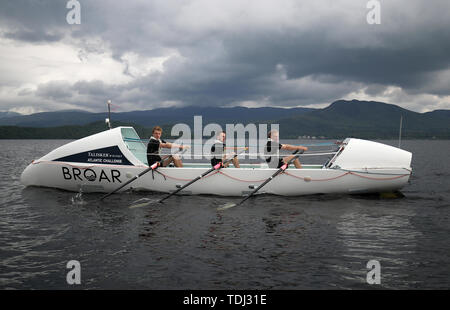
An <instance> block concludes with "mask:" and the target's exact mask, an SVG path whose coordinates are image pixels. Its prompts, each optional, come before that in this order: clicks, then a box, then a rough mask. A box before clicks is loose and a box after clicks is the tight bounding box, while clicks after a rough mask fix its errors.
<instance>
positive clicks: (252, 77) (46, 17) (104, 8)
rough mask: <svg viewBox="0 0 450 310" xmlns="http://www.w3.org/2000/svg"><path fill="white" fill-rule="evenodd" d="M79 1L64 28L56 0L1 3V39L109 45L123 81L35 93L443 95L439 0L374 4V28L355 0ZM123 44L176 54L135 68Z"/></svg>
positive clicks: (449, 41) (155, 98)
mask: <svg viewBox="0 0 450 310" xmlns="http://www.w3.org/2000/svg"><path fill="white" fill-rule="evenodd" d="M80 3H81V5H82V24H81V25H79V26H70V25H67V23H66V21H65V14H66V13H67V11H68V10H67V9H66V8H65V4H66V1H39V2H37V1H3V2H2V3H1V4H0V27H1V28H2V32H3V36H4V37H7V38H10V39H15V40H21V41H27V42H32V43H33V42H40V41H46V42H52V41H53V42H54V41H58V40H64V39H65V40H69V42H71V43H72V44H74V45H76V46H77V48H79V49H80V52H79V53H78V55H79V56H78V57H79V58H80V60H83V59H84V58H85V57H88V56H87V55H88V54H89V53H102V52H104V50H105V49H110V50H111V53H112V56H113V58H114V59H116V60H117V61H120V62H122V63H123V64H124V67H123V72H124V74H126V75H128V76H130V77H133V78H134V79H133V81H131V82H127V83H125V84H121V85H120V86H117V85H108V84H106V83H104V82H101V81H79V82H77V83H66V84H65V85H64V89H62V88H63V87H62V86H63V85H62V84H61V83H59V84H58V83H56V82H55V83H45V84H41V85H39V87H38V89H37V90H36V94H37V95H38V96H40V97H43V98H44V97H45V98H51V99H58V100H62V99H66V100H68V101H71V100H73V101H76V100H79V98H78V96H82V98H83V100H84V101H83V102H90V104H95V102H97V101H98V100H100V99H101V98H102V97H106V96H110V97H112V96H114V97H116V98H120V100H123V101H124V102H127V103H129V104H130V105H131V104H132V103H133V102H134V103H135V104H136V105H138V106H139V107H141V108H146V107H147V108H149V107H154V106H156V105H157V104H158V103H160V102H164V101H174V102H180V103H184V104H195V105H227V104H235V103H236V102H242V101H256V102H258V101H267V102H269V103H270V104H271V105H281V106H290V105H302V104H304V105H309V104H315V103H324V102H331V101H333V100H335V99H339V98H341V97H343V96H345V95H346V94H349V93H351V92H356V91H358V90H361V89H364V90H365V93H366V94H367V95H370V96H377V95H380V94H383V93H384V92H385V91H386V88H387V87H389V86H397V87H401V88H402V89H403V90H404V91H405V92H407V93H410V94H435V95H438V96H447V95H450V87H449V85H448V78H449V75H448V74H447V70H449V69H450V32H449V31H448V29H449V28H450V22H449V21H450V13H449V11H450V10H449V8H450V5H449V3H448V1H447V0H436V1H433V2H432V3H431V2H426V1H418V0H416V1H381V4H382V19H381V21H382V23H381V25H368V24H367V22H366V13H367V9H366V3H367V1H366V0H359V1H342V4H339V3H337V2H335V1H326V0H324V1H314V2H311V1H308V2H306V1H301V2H299V1H292V2H291V1H280V2H275V1H274V2H272V3H271V2H260V3H261V4H260V5H259V4H257V3H258V2H255V3H253V2H251V1H250V2H248V3H247V2H246V3H241V2H236V3H235V2H226V3H224V2H218V3H217V4H216V6H217V7H218V8H217V7H214V6H211V5H207V3H208V2H201V1H200V2H199V3H200V4H199V8H196V7H195V3H196V2H192V1H175V2H171V1H138V2H134V1H127V2H113V1H100V0H99V1H81V0H80ZM230 3H231V4H230ZM268 3H269V4H268ZM355 3H356V4H355ZM246 5H247V6H248V7H246ZM252 5H253V6H252ZM333 5H334V7H333ZM221 6H224V7H223V8H221ZM265 6H267V8H266V9H264V7H265ZM280 12H281V13H280ZM314 14H315V15H314ZM67 38H69V39H67ZM96 38H97V39H98V38H99V39H100V40H101V43H99V44H97V43H96V41H95V39H96ZM93 40H94V41H93ZM93 42H94V43H93ZM128 52H133V53H136V54H138V55H140V56H142V57H161V56H168V55H171V54H172V53H175V54H174V55H175V56H172V57H170V58H168V60H167V61H166V62H165V63H164V65H163V71H162V72H161V71H158V72H151V73H147V74H146V75H144V76H137V75H134V74H133V73H132V70H131V68H130V66H131V64H130V63H129V61H128V60H126V59H124V58H123V56H124V55H125V54H126V53H128ZM392 103H395V102H392Z"/></svg>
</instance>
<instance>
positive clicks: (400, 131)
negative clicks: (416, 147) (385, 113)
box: [398, 115, 403, 149]
mask: <svg viewBox="0 0 450 310" xmlns="http://www.w3.org/2000/svg"><path fill="white" fill-rule="evenodd" d="M402 123H403V115H400V129H399V133H398V148H399V149H400V148H401V147H400V146H401V143H402Z"/></svg>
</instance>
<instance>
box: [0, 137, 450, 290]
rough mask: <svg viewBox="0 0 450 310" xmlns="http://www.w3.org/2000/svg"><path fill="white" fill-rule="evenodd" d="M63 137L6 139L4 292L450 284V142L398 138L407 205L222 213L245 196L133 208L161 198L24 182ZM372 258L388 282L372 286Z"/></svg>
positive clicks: (0, 225) (361, 200)
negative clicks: (76, 269)
mask: <svg viewBox="0 0 450 310" xmlns="http://www.w3.org/2000/svg"><path fill="white" fill-rule="evenodd" d="M67 142H69V141H68V140H0V146H1V147H0V189H1V191H0V288H1V289H374V288H382V289H383V288H384V289H433V288H438V289H448V288H449V287H450V268H449V266H450V255H449V253H450V237H449V236H450V163H449V155H448V154H450V142H449V141H444V140H404V141H402V148H403V149H405V150H408V151H410V152H412V153H413V163H412V167H413V175H412V177H411V179H410V182H409V183H408V184H407V185H406V186H405V187H404V188H403V189H402V193H403V194H404V197H402V198H392V197H380V196H379V195H371V196H350V195H312V196H303V197H279V196H272V195H261V196H257V197H254V198H251V199H249V200H248V201H247V203H246V204H245V205H242V206H239V207H235V208H230V209H227V210H223V211H220V212H219V211H217V207H218V206H219V205H222V204H224V203H226V202H229V201H231V202H238V201H239V198H231V197H218V196H176V197H172V198H170V199H168V200H167V201H166V202H165V203H164V204H163V205H150V206H147V207H141V208H130V205H132V204H133V202H136V201H145V200H150V199H155V200H156V199H158V198H161V197H163V194H160V193H123V194H119V195H114V196H112V197H111V199H108V200H107V202H103V203H99V202H92V201H95V200H96V199H98V198H99V197H100V196H101V195H100V194H84V193H73V192H67V191H62V190H57V189H48V188H33V187H30V188H25V187H24V186H23V185H22V184H21V183H20V174H21V173H22V171H23V170H24V168H25V167H26V166H27V165H28V164H29V163H30V162H31V160H33V159H36V158H39V157H40V156H43V155H45V154H46V153H48V152H49V151H51V150H52V149H54V148H56V147H58V146H61V145H63V144H65V143H67ZM290 142H291V143H297V144H300V143H307V142H305V141H290ZM379 142H382V143H386V144H390V145H394V146H396V145H397V141H393V140H392V141H390V140H380V141H379ZM309 143H311V141H309ZM218 186H220V185H218ZM90 201H91V202H90ZM71 260H77V261H79V262H80V266H81V284H80V285H75V286H74V285H69V284H68V283H67V281H66V276H67V273H68V272H69V271H70V269H68V268H67V263H68V262H69V261H71ZM371 260H376V261H378V262H379V263H380V266H381V270H380V276H381V284H372V285H370V284H368V283H367V281H366V278H367V273H368V272H369V271H370V268H369V269H368V268H367V263H368V262H369V261H371Z"/></svg>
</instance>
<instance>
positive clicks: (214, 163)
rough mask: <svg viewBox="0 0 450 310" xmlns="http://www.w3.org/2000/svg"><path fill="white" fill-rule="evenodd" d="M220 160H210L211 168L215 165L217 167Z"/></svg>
mask: <svg viewBox="0 0 450 310" xmlns="http://www.w3.org/2000/svg"><path fill="white" fill-rule="evenodd" d="M221 162H222V159H218V158H212V159H211V166H212V167H214V166H215V165H217V164H218V163H221Z"/></svg>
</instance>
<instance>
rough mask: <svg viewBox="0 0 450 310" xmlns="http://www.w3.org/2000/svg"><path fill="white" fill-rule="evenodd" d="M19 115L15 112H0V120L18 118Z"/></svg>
mask: <svg viewBox="0 0 450 310" xmlns="http://www.w3.org/2000/svg"><path fill="white" fill-rule="evenodd" d="M20 115H21V114H20V113H16V112H9V111H8V112H0V119H2V118H9V117H14V116H20Z"/></svg>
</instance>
